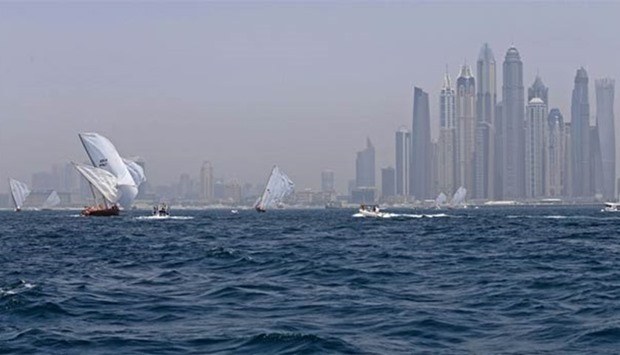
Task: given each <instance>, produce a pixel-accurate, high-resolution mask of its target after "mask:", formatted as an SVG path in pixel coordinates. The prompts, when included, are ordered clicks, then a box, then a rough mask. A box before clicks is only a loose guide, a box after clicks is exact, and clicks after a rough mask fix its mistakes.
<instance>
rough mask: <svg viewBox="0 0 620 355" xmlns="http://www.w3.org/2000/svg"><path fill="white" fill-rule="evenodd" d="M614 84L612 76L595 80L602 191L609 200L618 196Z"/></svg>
mask: <svg viewBox="0 0 620 355" xmlns="http://www.w3.org/2000/svg"><path fill="white" fill-rule="evenodd" d="M614 85H615V81H614V80H613V79H610V78H605V79H599V80H595V82H594V86H595V88H596V126H597V129H598V137H599V142H600V148H599V151H600V154H601V168H602V171H601V173H602V186H601V193H602V194H603V197H604V198H605V199H607V200H612V199H615V198H616V193H615V181H616V137H615V132H616V131H615V126H614V120H615V118H614Z"/></svg>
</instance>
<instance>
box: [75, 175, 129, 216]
mask: <svg viewBox="0 0 620 355" xmlns="http://www.w3.org/2000/svg"><path fill="white" fill-rule="evenodd" d="M72 164H73V166H74V167H75V169H76V170H77V171H78V172H79V173H80V174H81V175H82V176H83V177H84V178H85V179H86V181H88V183H89V184H90V189H91V191H92V193H93V199H94V205H93V206H90V207H86V208H85V209H84V210H82V212H81V213H80V214H81V215H82V216H118V214H119V208H118V206H117V204H116V203H117V202H118V199H119V197H120V191H119V190H118V188H117V186H118V180H117V179H116V176H114V175H113V174H112V173H110V172H109V171H107V170H103V169H100V168H97V167H94V166H89V165H83V164H77V163H72Z"/></svg>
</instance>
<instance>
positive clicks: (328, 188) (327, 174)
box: [321, 170, 336, 192]
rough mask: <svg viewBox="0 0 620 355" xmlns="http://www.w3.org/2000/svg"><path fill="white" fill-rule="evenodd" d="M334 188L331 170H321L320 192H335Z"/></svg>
mask: <svg viewBox="0 0 620 355" xmlns="http://www.w3.org/2000/svg"><path fill="white" fill-rule="evenodd" d="M335 191H336V189H335V188H334V172H333V171H331V170H323V171H322V172H321V192H335Z"/></svg>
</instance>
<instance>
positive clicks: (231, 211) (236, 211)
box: [230, 210, 239, 214]
mask: <svg viewBox="0 0 620 355" xmlns="http://www.w3.org/2000/svg"><path fill="white" fill-rule="evenodd" d="M230 213H232V214H238V213H239V211H238V210H230Z"/></svg>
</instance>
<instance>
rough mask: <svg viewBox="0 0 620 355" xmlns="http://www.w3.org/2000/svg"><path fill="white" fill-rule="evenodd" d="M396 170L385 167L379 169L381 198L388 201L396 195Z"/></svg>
mask: <svg viewBox="0 0 620 355" xmlns="http://www.w3.org/2000/svg"><path fill="white" fill-rule="evenodd" d="M395 182H396V170H395V169H394V168H392V167H391V166H390V167H387V168H383V169H381V197H382V198H383V199H384V200H385V199H389V198H390V197H393V196H394V194H395V193H396V184H395Z"/></svg>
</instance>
